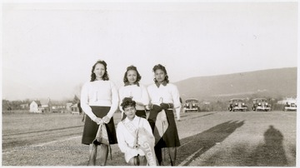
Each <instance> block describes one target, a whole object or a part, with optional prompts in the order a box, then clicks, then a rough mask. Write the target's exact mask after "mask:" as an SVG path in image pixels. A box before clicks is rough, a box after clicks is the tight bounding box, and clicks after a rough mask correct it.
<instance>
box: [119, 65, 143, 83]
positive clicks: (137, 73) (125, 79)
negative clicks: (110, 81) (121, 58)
mask: <svg viewBox="0 0 300 168" xmlns="http://www.w3.org/2000/svg"><path fill="white" fill-rule="evenodd" d="M130 70H133V71H135V72H136V75H137V78H136V81H135V82H134V84H137V85H138V86H139V81H140V80H141V79H142V76H141V75H140V73H139V71H138V70H137V68H136V67H135V66H133V65H131V66H129V67H127V70H126V72H125V74H124V78H123V82H124V85H125V86H126V85H129V81H128V78H127V73H128V71H130Z"/></svg>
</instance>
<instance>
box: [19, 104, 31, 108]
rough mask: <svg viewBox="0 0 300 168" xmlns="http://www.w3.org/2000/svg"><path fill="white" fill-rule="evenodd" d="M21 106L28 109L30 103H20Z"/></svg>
mask: <svg viewBox="0 0 300 168" xmlns="http://www.w3.org/2000/svg"><path fill="white" fill-rule="evenodd" d="M20 107H21V109H28V108H29V104H28V103H24V104H20Z"/></svg>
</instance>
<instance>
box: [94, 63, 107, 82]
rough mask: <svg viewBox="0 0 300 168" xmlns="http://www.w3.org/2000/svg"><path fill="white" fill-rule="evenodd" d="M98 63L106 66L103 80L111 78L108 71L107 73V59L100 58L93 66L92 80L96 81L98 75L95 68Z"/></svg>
mask: <svg viewBox="0 0 300 168" xmlns="http://www.w3.org/2000/svg"><path fill="white" fill-rule="evenodd" d="M97 64H102V65H103V66H104V69H105V72H104V74H103V76H102V79H103V80H109V77H108V73H107V64H106V62H105V61H103V60H98V61H97V62H96V63H95V64H94V65H93V67H92V71H91V82H93V81H95V80H96V75H95V73H94V70H95V67H96V65H97Z"/></svg>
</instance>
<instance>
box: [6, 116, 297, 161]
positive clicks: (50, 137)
mask: <svg viewBox="0 0 300 168" xmlns="http://www.w3.org/2000/svg"><path fill="white" fill-rule="evenodd" d="M2 118H3V121H2V129H3V130H2V140H3V141H2V143H3V146H2V165H3V166H15V165H17V166H30V165H39V166H42V165H47V166H58V165H60V166H71V165H75V166H76V165H86V164H87V159H88V146H85V145H82V144H81V133H82V130H83V123H82V122H81V119H82V116H81V115H71V114H3V115H2ZM114 120H115V123H116V124H117V122H119V121H120V117H119V113H117V114H115V116H114ZM177 127H178V131H179V136H180V141H181V146H180V147H179V148H178V152H177V153H178V154H177V156H178V157H177V165H181V166H296V112H282V111H280V112H279V111H278V112H277V111H271V112H234V113H232V112H231V113H230V112H201V113H185V114H182V120H181V121H180V122H177ZM112 156H113V160H110V159H109V160H108V163H107V165H111V166H118V165H126V163H125V161H124V156H123V154H122V153H121V152H120V150H119V149H118V146H117V145H112Z"/></svg>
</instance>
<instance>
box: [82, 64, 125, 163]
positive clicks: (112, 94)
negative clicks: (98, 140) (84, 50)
mask: <svg viewBox="0 0 300 168" xmlns="http://www.w3.org/2000/svg"><path fill="white" fill-rule="evenodd" d="M80 104H81V108H82V110H83V111H84V112H85V114H86V115H87V117H86V119H85V124H84V130H83V135H82V143H83V144H86V145H90V158H89V165H95V162H96V157H97V156H96V154H97V145H96V144H94V143H93V141H94V139H95V137H96V133H97V130H98V125H99V124H103V123H104V124H105V125H106V128H107V134H108V140H109V144H116V143H117V137H116V130H115V126H114V120H113V115H114V113H115V111H116V110H117V108H118V104H119V97H118V91H117V88H116V87H115V85H114V83H113V82H111V81H109V78H108V74H107V64H106V62H105V61H102V60H100V61H97V62H96V63H95V64H94V65H93V67H92V71H91V81H90V82H86V83H85V84H84V85H83V87H82V90H81V100H80ZM107 156H108V146H107V145H105V144H101V145H100V159H101V165H105V164H106V160H107Z"/></svg>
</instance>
